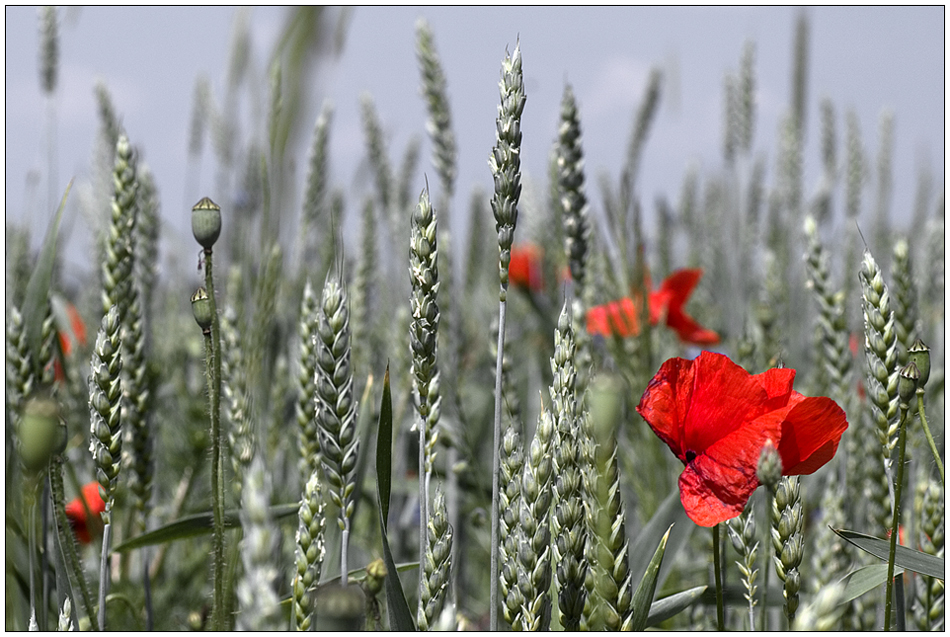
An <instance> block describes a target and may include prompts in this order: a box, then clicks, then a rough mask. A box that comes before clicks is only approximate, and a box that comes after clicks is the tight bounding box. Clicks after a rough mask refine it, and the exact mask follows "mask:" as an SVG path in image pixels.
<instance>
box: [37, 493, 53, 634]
mask: <svg viewBox="0 0 950 637" xmlns="http://www.w3.org/2000/svg"><path fill="white" fill-rule="evenodd" d="M40 504H41V507H42V508H41V513H40V529H41V530H40V540H41V541H42V543H43V551H42V552H41V553H40V576H41V577H42V578H43V584H42V587H41V591H42V595H43V597H42V602H43V603H42V604H41V605H40V614H39V617H37V618H36V620H37V622H38V623H39V626H40V627H41V628H40V629H41V630H46V628H47V626H49V618H48V617H47V615H48V614H49V578H50V568H49V542H47V538H48V537H49V479H48V478H43V495H42V496H41V499H40Z"/></svg>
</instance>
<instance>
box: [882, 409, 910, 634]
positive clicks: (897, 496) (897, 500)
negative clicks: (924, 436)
mask: <svg viewBox="0 0 950 637" xmlns="http://www.w3.org/2000/svg"><path fill="white" fill-rule="evenodd" d="M907 409H908V407H907V405H905V404H902V405H901V420H900V423H899V424H898V429H899V433H898V442H897V484H896V485H895V486H894V517H893V519H892V521H891V549H890V552H889V553H888V556H887V590H886V592H885V598H884V630H890V629H891V605H892V597H893V595H892V592H893V586H894V555H895V554H896V553H897V535H898V533H899V527H898V524H899V522H900V516H901V491H902V487H903V486H904V484H903V483H904V448H905V447H906V443H907V422H906V421H907Z"/></svg>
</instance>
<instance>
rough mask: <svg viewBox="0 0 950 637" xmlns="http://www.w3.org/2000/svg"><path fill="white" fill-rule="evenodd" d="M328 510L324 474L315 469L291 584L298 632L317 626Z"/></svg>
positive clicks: (309, 482) (304, 506) (307, 489)
mask: <svg viewBox="0 0 950 637" xmlns="http://www.w3.org/2000/svg"><path fill="white" fill-rule="evenodd" d="M324 509H325V503H324V499H323V485H322V483H321V482H320V472H319V470H318V469H314V470H313V472H312V473H311V474H310V478H309V479H308V480H307V484H306V486H305V487H304V490H303V494H302V496H301V499H300V509H299V510H298V512H297V517H298V524H297V536H296V541H297V548H296V552H295V555H296V566H297V568H296V572H295V574H294V579H293V582H292V584H291V588H292V589H293V600H294V622H295V624H294V627H295V628H296V629H297V630H310V626H311V624H312V622H313V611H314V608H313V596H314V594H315V592H316V587H317V584H318V583H319V582H320V573H321V571H322V570H323V558H324V556H325V555H326V544H325V541H324V530H325V529H326V516H325V515H324Z"/></svg>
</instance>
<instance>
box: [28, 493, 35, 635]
mask: <svg viewBox="0 0 950 637" xmlns="http://www.w3.org/2000/svg"><path fill="white" fill-rule="evenodd" d="M31 489H32V491H31V494H30V499H29V507H30V515H29V519H30V528H29V529H27V542H28V544H29V554H30V559H29V567H30V617H36V575H35V571H36V563H35V562H34V561H33V560H34V556H35V555H36V485H35V484H34V485H31Z"/></svg>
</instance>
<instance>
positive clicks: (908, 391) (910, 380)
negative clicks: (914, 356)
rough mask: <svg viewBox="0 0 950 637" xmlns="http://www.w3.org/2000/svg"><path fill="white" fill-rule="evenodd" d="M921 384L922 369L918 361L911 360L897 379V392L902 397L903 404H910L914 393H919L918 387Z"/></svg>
mask: <svg viewBox="0 0 950 637" xmlns="http://www.w3.org/2000/svg"><path fill="white" fill-rule="evenodd" d="M919 384H920V370H919V369H917V365H916V363H914V362H913V361H911V362H910V363H908V364H907V365H906V366H905V367H904V368H903V369H901V371H900V375H899V378H898V380H897V393H898V395H899V396H900V397H901V403H902V404H903V405H908V404H910V401H911V399H912V398H913V397H914V394H915V393H917V387H918V385H919Z"/></svg>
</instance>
